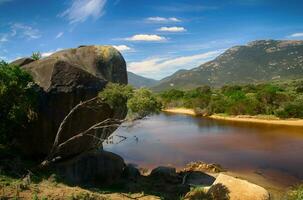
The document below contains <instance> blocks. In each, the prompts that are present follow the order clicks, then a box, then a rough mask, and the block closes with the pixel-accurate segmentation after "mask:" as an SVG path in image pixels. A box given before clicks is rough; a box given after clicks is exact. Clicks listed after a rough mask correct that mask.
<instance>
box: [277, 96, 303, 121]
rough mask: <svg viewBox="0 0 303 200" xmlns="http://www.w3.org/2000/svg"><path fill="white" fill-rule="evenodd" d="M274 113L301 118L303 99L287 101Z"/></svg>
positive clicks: (282, 116) (302, 116)
mask: <svg viewBox="0 0 303 200" xmlns="http://www.w3.org/2000/svg"><path fill="white" fill-rule="evenodd" d="M275 114H276V115H277V116H278V117H281V118H303V100H296V101H294V102H289V103H287V104H286V105H285V106H284V107H282V108H280V109H278V110H277V111H276V113H275Z"/></svg>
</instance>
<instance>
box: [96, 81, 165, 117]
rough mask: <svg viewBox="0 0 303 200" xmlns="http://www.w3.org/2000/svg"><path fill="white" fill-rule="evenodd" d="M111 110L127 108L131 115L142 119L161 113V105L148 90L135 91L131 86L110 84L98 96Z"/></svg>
mask: <svg viewBox="0 0 303 200" xmlns="http://www.w3.org/2000/svg"><path fill="white" fill-rule="evenodd" d="M98 96H99V97H100V98H101V99H102V100H103V101H104V102H105V103H108V104H109V105H110V106H111V108H115V109H120V108H125V107H126V106H127V109H128V112H129V114H130V115H133V116H138V117H140V118H142V117H145V116H146V115H149V114H152V113H156V112H159V111H160V110H161V107H162V106H161V103H160V102H159V101H158V99H157V98H156V96H155V95H154V94H153V93H152V92H151V91H150V90H148V89H145V88H141V89H138V90H133V88H132V87H131V86H129V85H120V84H115V83H109V84H107V86H106V87H105V89H104V90H103V91H101V92H100V93H99V95H98Z"/></svg>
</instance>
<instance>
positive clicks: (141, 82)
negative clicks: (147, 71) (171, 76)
mask: <svg viewBox="0 0 303 200" xmlns="http://www.w3.org/2000/svg"><path fill="white" fill-rule="evenodd" d="M127 75H128V84H130V85H132V86H134V87H136V88H140V87H152V86H154V85H155V84H157V83H158V81H157V80H154V79H150V78H145V77H143V76H139V75H137V74H134V73H132V72H127Z"/></svg>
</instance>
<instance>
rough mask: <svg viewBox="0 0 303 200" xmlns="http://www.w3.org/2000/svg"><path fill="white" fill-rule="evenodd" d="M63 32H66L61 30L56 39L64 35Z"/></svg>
mask: <svg viewBox="0 0 303 200" xmlns="http://www.w3.org/2000/svg"><path fill="white" fill-rule="evenodd" d="M63 34H64V32H60V33H58V34H57V35H56V39H58V38H60V37H62V36H63Z"/></svg>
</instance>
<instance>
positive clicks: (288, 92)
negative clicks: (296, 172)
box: [159, 80, 303, 118]
mask: <svg viewBox="0 0 303 200" xmlns="http://www.w3.org/2000/svg"><path fill="white" fill-rule="evenodd" d="M159 96H160V97H161V99H162V102H163V104H164V106H165V107H186V108H192V109H195V111H196V112H197V114H201V115H211V114H214V113H226V114H229V115H276V116H278V117H281V118H303V81H302V80H297V81H289V82H284V83H279V84H278V83H266V84H256V85H253V84H248V85H227V86H223V87H221V88H219V89H211V88H210V87H209V86H203V87H198V88H196V89H193V90H186V91H184V90H177V89H171V90H168V91H165V92H162V93H161V94H160V95H159Z"/></svg>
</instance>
